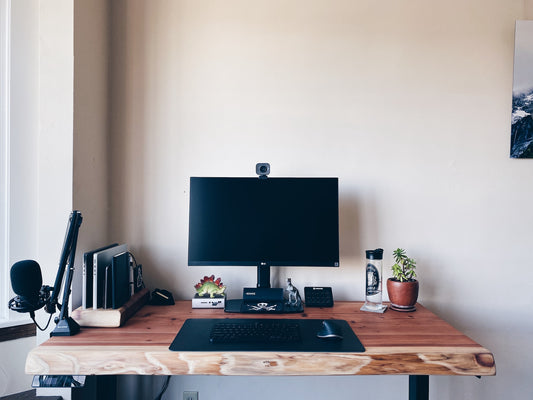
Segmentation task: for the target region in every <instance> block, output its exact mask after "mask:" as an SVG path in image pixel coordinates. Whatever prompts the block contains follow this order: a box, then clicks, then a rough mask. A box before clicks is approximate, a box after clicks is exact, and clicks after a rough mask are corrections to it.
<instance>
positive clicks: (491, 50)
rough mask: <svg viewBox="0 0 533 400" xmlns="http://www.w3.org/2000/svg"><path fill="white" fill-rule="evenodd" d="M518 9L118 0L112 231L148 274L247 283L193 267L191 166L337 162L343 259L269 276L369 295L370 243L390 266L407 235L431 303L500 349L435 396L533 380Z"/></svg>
mask: <svg viewBox="0 0 533 400" xmlns="http://www.w3.org/2000/svg"><path fill="white" fill-rule="evenodd" d="M525 12H526V3H525V2H523V1H521V0H511V1H510V0H490V1H486V0H471V1H468V2H465V1H463V0H451V1H447V2H442V1H436V0H431V1H427V0H412V1H407V2H406V1H402V2H398V1H395V0H384V1H381V2H375V1H357V2H349V1H341V0H335V1H328V2H323V1H318V0H312V1H309V0H306V1H303V0H302V1H296V0H294V1H254V2H249V1H243V0H231V1H209V2H196V1H163V0H159V1H150V2H147V1H131V0H130V1H126V0H122V1H113V2H112V42H111V48H112V54H113V56H112V71H111V75H110V76H111V82H110V85H111V95H112V104H111V108H110V109H111V110H112V115H111V125H110V127H111V138H110V140H111V142H110V144H111V147H110V150H111V152H112V155H111V156H110V157H111V158H110V159H111V164H110V165H111V170H110V174H111V188H112V190H111V222H112V223H111V227H110V239H112V240H113V241H124V242H128V243H129V244H130V245H131V247H132V250H133V251H134V253H135V254H136V256H137V258H138V260H139V261H140V262H142V263H143V265H144V267H145V275H146V281H147V283H148V286H149V287H151V288H153V287H156V286H157V287H164V288H168V289H170V290H172V291H173V292H174V294H175V296H176V297H177V298H179V299H187V298H189V297H190V296H191V295H192V293H193V285H194V283H196V282H197V281H198V280H199V278H201V277H202V276H203V275H204V274H211V273H215V274H216V275H219V276H221V277H222V280H223V281H224V283H226V284H227V285H228V287H229V293H230V295H233V296H237V295H238V293H239V289H240V288H242V287H243V286H245V285H251V284H253V283H254V282H255V270H253V269H246V268H229V267H228V268H217V269H216V270H215V269H214V268H188V267H187V218H188V179H189V177H190V176H192V175H199V176H202V175H206V176H208V175H212V176H253V175H254V165H255V163H256V162H258V161H268V162H270V163H271V165H272V176H339V177H340V195H341V198H340V205H341V211H340V218H341V226H340V228H341V267H340V268H339V269H338V270H334V271H332V270H327V271H325V270H322V269H319V268H316V269H284V270H282V271H280V272H279V273H278V275H277V278H276V279H277V280H278V281H279V282H281V281H283V280H284V278H285V277H286V276H291V277H292V278H293V282H295V283H296V284H297V285H298V286H300V287H303V286H305V285H308V284H315V285H316V284H320V285H330V286H333V288H334V293H335V297H336V299H338V300H361V299H363V287H364V260H363V258H364V250H365V249H368V248H375V247H378V246H381V247H383V248H384V249H385V250H386V258H385V264H386V265H390V264H391V261H392V260H391V252H392V250H393V249H394V248H396V247H404V248H407V249H408V251H409V254H410V255H411V256H412V257H415V258H416V259H417V260H418V265H419V270H418V273H419V278H420V281H421V295H420V301H421V302H422V303H423V304H425V305H426V306H428V307H429V308H430V309H432V310H433V311H435V312H436V313H437V314H438V315H440V316H441V317H443V318H445V319H446V320H448V321H449V322H451V323H452V324H453V325H454V326H456V327H457V328H459V329H461V330H463V331H465V332H466V333H467V334H469V335H470V336H471V337H472V338H473V339H475V340H477V341H479V342H481V343H482V344H483V345H485V346H486V347H488V348H489V349H491V350H492V351H493V352H494V354H495V356H496V365H497V369H498V375H497V376H496V377H491V378H484V379H482V380H481V381H479V380H476V379H474V378H457V377H437V378H434V377H432V378H431V380H430V384H431V396H432V399H449V398H453V399H466V398H468V399H501V398H519V397H520V394H519V393H531V392H533V383H532V382H531V380H530V379H528V375H529V368H525V367H527V364H529V366H530V363H529V362H527V361H523V360H524V357H523V354H527V353H529V352H531V351H532V350H533V347H532V345H531V341H530V337H531V334H532V332H533V322H532V319H531V318H530V317H531V312H530V311H529V310H528V305H530V304H532V300H533V297H532V296H533V295H532V293H533V290H532V289H533V284H532V282H533V272H532V271H533V270H532V269H531V268H530V267H531V259H532V256H533V247H532V246H531V243H533V229H532V226H533V210H532V208H531V206H530V204H531V198H532V197H533V188H532V186H531V181H532V178H533V164H532V163H531V161H530V160H512V159H510V158H509V141H510V110H511V87H512V66H513V45H514V37H513V35H514V23H515V20H516V19H522V18H524V17H525ZM387 274H390V272H389V271H388V270H387ZM511 336H512V343H509V338H510V337H511ZM157 382H159V381H157ZM157 382H156V386H157ZM396 384H398V385H400V386H401V387H402V388H406V387H407V384H406V378H402V377H387V378H365V377H358V378H355V379H343V378H323V379H320V380H316V379H314V378H313V379H312V378H290V379H289V378H287V379H281V380H277V379H269V378H258V379H250V378H230V379H220V378H199V377H194V378H192V377H176V378H174V380H173V383H172V384H171V388H170V391H171V392H172V393H173V394H172V395H169V396H171V397H172V396H174V397H176V398H178V397H179V396H181V394H180V391H181V390H183V389H186V390H199V391H200V396H201V397H202V398H203V399H206V398H207V399H209V398H215V397H216V398H222V399H225V398H228V399H229V398H237V397H239V394H240V393H242V392H243V387H244V388H245V389H244V390H246V393H247V394H248V395H251V396H252V397H254V398H257V399H266V398H271V396H270V395H271V394H272V393H276V394H277V393H279V394H282V393H291V391H293V392H294V393H295V394H296V393H297V395H296V397H297V398H320V396H318V395H314V393H315V392H317V393H318V392H319V388H318V387H317V386H320V387H328V388H330V389H331V390H332V394H331V395H330V396H328V397H329V398H334V397H335V396H337V397H341V396H343V395H344V394H345V393H347V392H349V393H351V394H353V398H359V396H360V397H361V398H363V397H364V396H366V395H370V394H371V393H372V392H373V391H377V394H378V396H377V397H378V398H379V397H380V396H381V397H382V398H384V397H385V396H386V397H387V398H391V399H393V398H394V399H395V398H405V396H406V394H405V393H404V392H402V391H400V393H399V392H398V391H397V390H396V386H394V385H396ZM294 385H296V386H294ZM291 388H293V389H291ZM154 390H155V389H154ZM317 396H318V397H317Z"/></svg>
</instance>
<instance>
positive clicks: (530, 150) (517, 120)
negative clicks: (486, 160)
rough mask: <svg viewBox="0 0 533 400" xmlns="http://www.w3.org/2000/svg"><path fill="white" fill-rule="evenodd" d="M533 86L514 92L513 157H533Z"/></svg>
mask: <svg viewBox="0 0 533 400" xmlns="http://www.w3.org/2000/svg"><path fill="white" fill-rule="evenodd" d="M532 114H533V88H532V89H531V90H530V91H528V92H526V93H521V94H513V115H512V119H511V157H513V158H533V117H532Z"/></svg>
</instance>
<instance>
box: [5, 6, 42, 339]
mask: <svg viewBox="0 0 533 400" xmlns="http://www.w3.org/2000/svg"><path fill="white" fill-rule="evenodd" d="M10 65H11V0H0V88H2V89H1V90H0V342H4V341H7V340H13V339H20V338H24V337H29V336H35V335H36V329H35V325H34V324H33V323H29V318H20V317H16V316H14V315H13V313H12V312H10V311H9V309H8V307H7V306H6V305H7V303H8V301H9V297H10V295H11V294H12V291H11V289H10V285H9V282H10V275H9V270H10V268H9V267H10V241H9V232H10V226H9V223H10V209H11V203H10V193H11V192H10V178H9V177H10V161H11V158H10V156H11V155H10V115H11V109H10V98H11V92H10V86H11V85H10V82H11V71H10Z"/></svg>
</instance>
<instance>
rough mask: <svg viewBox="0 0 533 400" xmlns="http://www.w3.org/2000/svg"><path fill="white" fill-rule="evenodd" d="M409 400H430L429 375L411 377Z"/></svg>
mask: <svg viewBox="0 0 533 400" xmlns="http://www.w3.org/2000/svg"><path fill="white" fill-rule="evenodd" d="M409 400H429V376H428V375H409Z"/></svg>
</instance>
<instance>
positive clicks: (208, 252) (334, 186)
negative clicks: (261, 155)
mask: <svg viewBox="0 0 533 400" xmlns="http://www.w3.org/2000/svg"><path fill="white" fill-rule="evenodd" d="M188 264H189V265H191V266H195V265H203V266H206V265H210V266H217V265H232V266H256V267H257V270H258V278H257V286H258V287H270V267H271V266H273V267H278V266H321V267H338V266H339V191H338V178H267V179H259V178H207V177H192V178H191V181H190V209H189V260H188Z"/></svg>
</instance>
